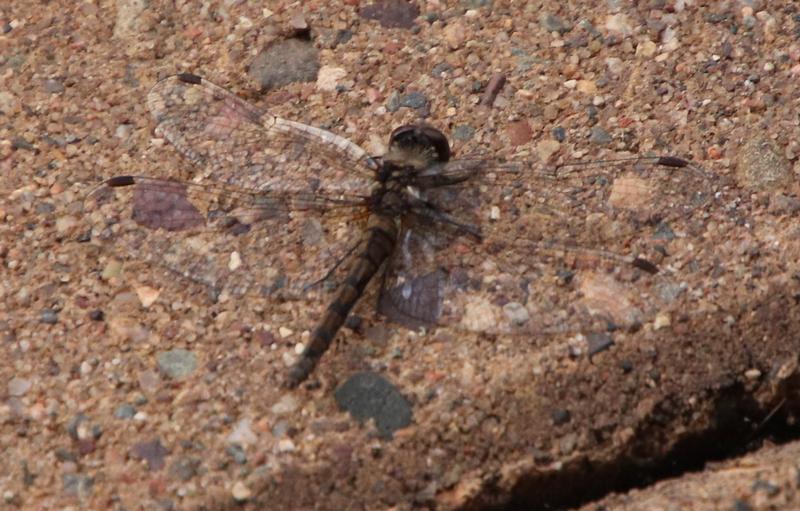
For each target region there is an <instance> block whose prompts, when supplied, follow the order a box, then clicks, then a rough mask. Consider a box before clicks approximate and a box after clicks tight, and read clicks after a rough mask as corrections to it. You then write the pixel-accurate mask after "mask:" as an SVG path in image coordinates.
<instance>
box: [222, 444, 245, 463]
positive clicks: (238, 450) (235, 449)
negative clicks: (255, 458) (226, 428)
mask: <svg viewBox="0 0 800 511" xmlns="http://www.w3.org/2000/svg"><path fill="white" fill-rule="evenodd" d="M225 453H226V454H227V455H228V456H230V457H231V458H232V459H233V461H234V463H236V464H238V465H244V464H245V463H247V454H246V453H245V452H244V449H242V447H241V446H240V445H236V444H231V445H229V446H228V447H226V448H225Z"/></svg>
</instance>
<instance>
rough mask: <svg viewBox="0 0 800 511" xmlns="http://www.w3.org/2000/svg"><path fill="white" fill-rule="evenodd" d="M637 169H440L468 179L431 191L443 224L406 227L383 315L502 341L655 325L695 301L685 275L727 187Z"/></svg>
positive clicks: (431, 217) (697, 177) (465, 164)
mask: <svg viewBox="0 0 800 511" xmlns="http://www.w3.org/2000/svg"><path fill="white" fill-rule="evenodd" d="M635 167H636V166H635V165H624V166H622V167H621V168H615V169H614V170H613V171H612V170H611V169H609V167H608V166H599V167H597V168H595V169H589V168H581V169H578V170H576V169H569V170H570V172H567V171H564V172H561V173H554V172H540V171H539V172H534V171H532V170H531V169H529V168H526V167H525V166H524V165H516V164H515V166H497V165H493V164H490V163H489V162H481V161H479V160H466V161H463V160H462V161H456V162H452V163H450V164H447V165H444V166H442V169H441V172H442V173H443V174H446V175H450V176H451V177H453V176H456V177H457V176H466V175H468V174H469V175H470V176H469V177H470V179H466V180H465V181H464V182H463V183H462V184H459V185H458V186H445V187H440V188H431V189H429V190H427V191H426V192H427V195H426V198H427V200H428V201H429V202H430V203H431V204H434V205H435V206H436V207H435V208H433V209H434V210H435V211H434V214H428V213H424V212H423V213H421V214H422V215H423V216H427V221H426V220H425V219H422V220H420V221H414V222H408V223H409V228H408V229H407V230H405V231H404V232H403V235H402V236H401V240H400V246H399V249H398V251H397V253H396V255H395V257H394V258H393V259H392V261H391V264H390V265H389V267H388V269H387V274H386V277H385V280H384V289H383V292H382V297H381V301H380V304H381V306H380V310H381V312H383V313H385V314H387V315H388V316H389V317H390V319H395V320H397V321H399V322H402V323H411V324H413V323H414V321H416V322H417V323H419V324H437V323H438V324H450V325H456V326H458V327H461V328H465V329H467V330H475V331H489V332H502V333H508V332H527V333H549V332H565V331H575V332H579V331H590V330H591V331H595V330H602V329H607V328H613V327H623V326H631V325H636V324H638V323H640V322H642V321H644V320H646V319H648V318H651V317H652V316H653V315H654V314H656V313H657V312H658V311H659V310H662V309H663V308H664V307H667V306H668V305H669V304H670V302H671V301H673V300H674V299H676V297H677V296H679V295H681V294H684V293H686V291H687V289H686V288H685V283H684V281H685V280H686V277H687V276H688V274H687V272H688V271H697V272H699V271H700V270H699V269H698V267H696V266H695V265H692V264H688V263H687V261H691V260H692V259H693V257H694V255H693V253H692V248H691V245H692V244H691V240H692V238H693V237H694V236H699V235H701V234H702V231H703V218H704V214H703V211H704V209H705V208H709V207H715V204H716V203H717V201H718V199H719V195H718V194H716V193H715V192H716V191H718V190H719V188H720V183H719V182H718V181H717V180H716V179H715V178H713V177H711V176H709V175H707V174H705V173H703V172H696V171H695V170H694V169H684V168H675V167H669V166H667V165H663V164H660V165H655V164H654V165H649V166H647V165H645V166H643V167H641V168H635ZM442 225H444V226H445V228H444V229H442V228H441V226H442ZM476 233H477V234H478V236H476Z"/></svg>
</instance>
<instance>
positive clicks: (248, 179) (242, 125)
mask: <svg viewBox="0 0 800 511" xmlns="http://www.w3.org/2000/svg"><path fill="white" fill-rule="evenodd" d="M147 104H148V107H149V109H150V111H151V112H152V114H153V117H154V118H155V120H156V122H157V123H158V126H157V128H156V132H157V133H160V134H162V135H163V136H164V137H165V138H166V139H167V140H169V141H170V142H171V143H172V145H174V146H175V147H176V148H177V149H178V151H180V152H181V153H182V154H183V155H184V156H185V157H186V158H188V159H189V160H190V161H191V162H192V163H194V164H196V165H197V166H198V175H197V177H198V178H206V179H210V180H213V181H217V182H222V183H226V184H231V185H237V186H240V187H244V188H248V189H269V190H273V191H274V190H289V191H296V190H306V191H315V190H320V189H321V190H325V189H335V190H342V191H348V192H352V193H368V190H369V187H370V186H371V185H372V184H373V179H374V172H373V171H374V170H375V168H376V163H375V162H374V160H372V158H370V157H369V156H368V155H367V154H366V152H365V151H364V150H363V149H362V148H360V147H359V146H357V145H356V144H354V143H353V142H351V141H349V140H347V139H345V138H343V137H340V136H338V135H335V134H333V133H331V132H329V131H326V130H323V129H320V128H315V127H312V126H308V125H305V124H301V123H298V122H294V121H289V120H286V119H282V118H280V117H277V116H275V115H272V114H270V113H269V112H266V111H264V110H261V109H259V108H257V107H255V106H253V105H251V104H249V103H247V102H246V101H244V100H243V99H241V98H239V97H237V96H236V95H234V94H232V93H230V92H228V91H227V90H225V89H223V88H222V87H219V86H217V85H215V84H213V83H211V82H209V81H208V80H205V79H203V78H200V77H199V76H195V75H190V74H180V75H175V76H171V77H169V78H166V79H164V80H162V81H160V82H158V83H156V84H155V85H154V86H153V88H152V89H151V90H150V93H149V94H148V96H147Z"/></svg>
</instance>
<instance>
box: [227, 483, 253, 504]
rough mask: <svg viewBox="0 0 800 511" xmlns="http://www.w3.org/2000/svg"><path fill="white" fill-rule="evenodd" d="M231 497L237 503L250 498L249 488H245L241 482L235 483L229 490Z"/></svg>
mask: <svg viewBox="0 0 800 511" xmlns="http://www.w3.org/2000/svg"><path fill="white" fill-rule="evenodd" d="M231 495H233V498H234V499H236V500H237V501H239V502H241V501H243V500H247V499H249V498H250V495H251V492H250V488H248V487H247V485H245V484H244V483H243V482H242V481H236V482H235V483H234V485H233V488H232V489H231Z"/></svg>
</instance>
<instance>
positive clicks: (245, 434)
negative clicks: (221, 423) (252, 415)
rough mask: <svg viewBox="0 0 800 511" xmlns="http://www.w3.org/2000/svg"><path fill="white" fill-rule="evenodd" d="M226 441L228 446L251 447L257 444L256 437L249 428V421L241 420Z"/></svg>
mask: <svg viewBox="0 0 800 511" xmlns="http://www.w3.org/2000/svg"><path fill="white" fill-rule="evenodd" d="M226 440H227V442H228V443H229V444H236V445H252V444H255V443H256V442H258V436H257V435H256V434H255V433H254V432H253V429H252V427H251V426H250V419H242V420H240V421H239V422H237V423H236V425H235V426H234V427H233V431H231V433H230V434H229V435H228V438H227V439H226Z"/></svg>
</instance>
